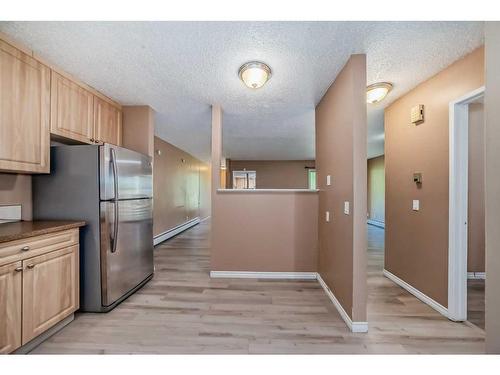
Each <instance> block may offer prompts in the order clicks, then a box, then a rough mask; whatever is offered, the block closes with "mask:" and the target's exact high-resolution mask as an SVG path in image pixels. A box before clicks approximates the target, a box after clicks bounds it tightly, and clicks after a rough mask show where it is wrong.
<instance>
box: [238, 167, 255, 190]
mask: <svg viewBox="0 0 500 375" xmlns="http://www.w3.org/2000/svg"><path fill="white" fill-rule="evenodd" d="M256 179H257V173H256V172H255V171H233V189H255V187H256Z"/></svg>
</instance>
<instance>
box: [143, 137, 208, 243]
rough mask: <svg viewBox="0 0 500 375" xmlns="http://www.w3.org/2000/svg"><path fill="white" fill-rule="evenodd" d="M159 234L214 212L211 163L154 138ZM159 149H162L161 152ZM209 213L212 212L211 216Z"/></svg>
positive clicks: (156, 226)
mask: <svg viewBox="0 0 500 375" xmlns="http://www.w3.org/2000/svg"><path fill="white" fill-rule="evenodd" d="M154 148H155V154H154V162H153V184H154V187H153V189H154V190H153V194H154V221H153V233H154V235H155V236H157V235H159V234H161V233H163V232H165V231H168V230H170V229H172V228H174V227H176V226H178V225H180V224H183V223H185V222H187V221H189V220H192V219H194V218H196V217H198V216H201V215H207V214H209V212H210V208H209V201H207V198H206V196H207V194H208V193H207V189H209V188H208V187H207V186H206V183H207V180H208V178H207V171H206V170H208V169H209V167H208V165H207V164H205V163H203V162H201V161H199V160H198V159H196V158H195V157H193V156H191V155H190V154H188V153H187V152H185V151H183V150H181V149H179V148H177V147H175V146H173V145H171V144H170V143H168V142H165V141H163V140H162V139H160V138H158V137H155V138H154ZM157 151H160V152H161V155H158V153H157ZM207 216H208V215H207Z"/></svg>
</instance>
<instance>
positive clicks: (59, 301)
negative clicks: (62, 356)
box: [0, 229, 80, 353]
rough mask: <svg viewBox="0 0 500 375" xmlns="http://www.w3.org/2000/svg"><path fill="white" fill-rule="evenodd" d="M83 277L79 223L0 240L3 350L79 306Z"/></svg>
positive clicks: (0, 340)
mask: <svg viewBox="0 0 500 375" xmlns="http://www.w3.org/2000/svg"><path fill="white" fill-rule="evenodd" d="M11 260H12V262H11ZM79 280H80V276H79V242H78V229H70V230H67V231H62V232H57V233H52V234H49V235H41V236H36V237H32V238H29V239H27V240H20V241H12V242H6V243H0V353H11V352H13V351H14V350H16V349H17V348H19V347H20V346H22V345H25V344H27V343H28V342H30V341H31V340H33V339H34V338H35V337H37V336H39V335H40V334H42V333H43V332H45V331H47V330H48V329H49V328H51V327H53V326H54V325H56V324H57V323H58V322H60V321H62V320H63V319H65V318H66V317H68V316H69V315H71V314H72V313H74V312H75V311H76V310H78V308H79V296H80V288H79V286H80V283H79Z"/></svg>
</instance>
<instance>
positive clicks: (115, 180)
mask: <svg viewBox="0 0 500 375" xmlns="http://www.w3.org/2000/svg"><path fill="white" fill-rule="evenodd" d="M109 152H110V162H111V165H112V167H113V189H114V194H113V200H118V199H120V198H118V166H117V165H116V154H115V149H114V148H110V149H109Z"/></svg>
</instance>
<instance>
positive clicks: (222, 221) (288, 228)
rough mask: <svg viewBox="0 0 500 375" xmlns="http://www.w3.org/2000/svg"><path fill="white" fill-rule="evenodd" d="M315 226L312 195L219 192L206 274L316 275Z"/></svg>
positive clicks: (213, 217)
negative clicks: (210, 270) (210, 271)
mask: <svg viewBox="0 0 500 375" xmlns="http://www.w3.org/2000/svg"><path fill="white" fill-rule="evenodd" d="M317 221H318V196H317V193H315V192H311V193H308V192H303V193H297V192H271V193H270V192H231V191H228V192H219V193H217V197H216V208H215V211H214V215H213V216H212V251H211V269H212V270H214V271H262V272H266V271H269V272H273V271H275V272H280V271H281V272H316V269H317V254H318V251H317V237H318V227H317Z"/></svg>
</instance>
